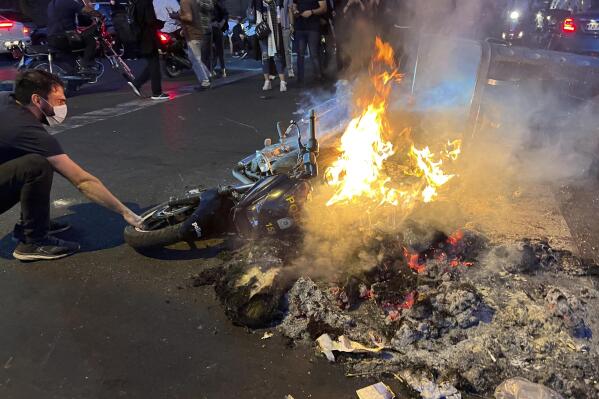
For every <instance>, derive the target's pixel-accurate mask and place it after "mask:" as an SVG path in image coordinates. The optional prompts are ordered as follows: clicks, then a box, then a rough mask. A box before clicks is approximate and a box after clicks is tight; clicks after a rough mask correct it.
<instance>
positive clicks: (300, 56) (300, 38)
mask: <svg viewBox="0 0 599 399" xmlns="http://www.w3.org/2000/svg"><path fill="white" fill-rule="evenodd" d="M308 33H309V32H304V31H296V32H295V40H297V81H298V82H299V83H303V82H304V74H305V71H304V61H305V56H306V46H307V45H308Z"/></svg>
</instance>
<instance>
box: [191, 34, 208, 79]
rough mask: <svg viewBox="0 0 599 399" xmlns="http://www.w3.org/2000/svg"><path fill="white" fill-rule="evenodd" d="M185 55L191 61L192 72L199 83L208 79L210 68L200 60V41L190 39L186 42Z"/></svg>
mask: <svg viewBox="0 0 599 399" xmlns="http://www.w3.org/2000/svg"><path fill="white" fill-rule="evenodd" d="M187 56H188V57H189V60H190V61H191V66H192V68H193V72H194V73H195V74H196V77H197V78H198V81H199V82H200V83H202V82H205V81H207V80H210V70H209V69H208V68H207V67H206V65H205V64H204V62H202V41H201V40H190V41H188V42H187Z"/></svg>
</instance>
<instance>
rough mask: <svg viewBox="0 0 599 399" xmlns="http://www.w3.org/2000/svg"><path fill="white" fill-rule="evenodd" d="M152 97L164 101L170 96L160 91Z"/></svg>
mask: <svg viewBox="0 0 599 399" xmlns="http://www.w3.org/2000/svg"><path fill="white" fill-rule="evenodd" d="M150 98H151V99H152V100H154V101H164V100H168V99H169V96H168V94H164V93H160V94H158V95H153V96H152V97H150Z"/></svg>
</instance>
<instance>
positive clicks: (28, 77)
mask: <svg viewBox="0 0 599 399" xmlns="http://www.w3.org/2000/svg"><path fill="white" fill-rule="evenodd" d="M56 87H62V88H63V89H64V83H63V82H62V80H60V78H59V77H58V76H56V75H53V74H51V73H50V72H46V71H40V70H37V69H36V70H31V71H24V72H21V73H19V74H18V75H17V78H16V80H15V99H16V100H17V101H18V102H20V103H21V104H23V105H29V104H30V103H31V96H32V95H34V94H37V95H39V96H41V97H43V98H48V95H50V93H51V92H52V91H53V90H55V89H56Z"/></svg>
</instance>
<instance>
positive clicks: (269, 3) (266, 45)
mask: <svg viewBox="0 0 599 399" xmlns="http://www.w3.org/2000/svg"><path fill="white" fill-rule="evenodd" d="M253 5H254V6H253V8H254V10H255V13H256V26H258V25H260V23H262V22H263V21H264V22H265V23H266V24H267V25H268V28H269V30H270V33H269V34H268V36H267V37H266V38H264V39H261V40H260V41H259V42H260V50H261V52H262V73H263V74H264V86H262V90H263V91H268V90H272V82H271V79H270V74H271V72H270V64H271V60H273V59H274V63H275V69H276V72H277V73H278V74H279V79H281V86H280V91H281V92H285V91H287V81H286V78H285V55H284V52H285V49H284V46H283V37H282V36H283V32H282V30H281V25H280V24H279V23H278V16H277V13H278V11H279V7H278V6H277V4H276V2H275V0H254V2H253Z"/></svg>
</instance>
